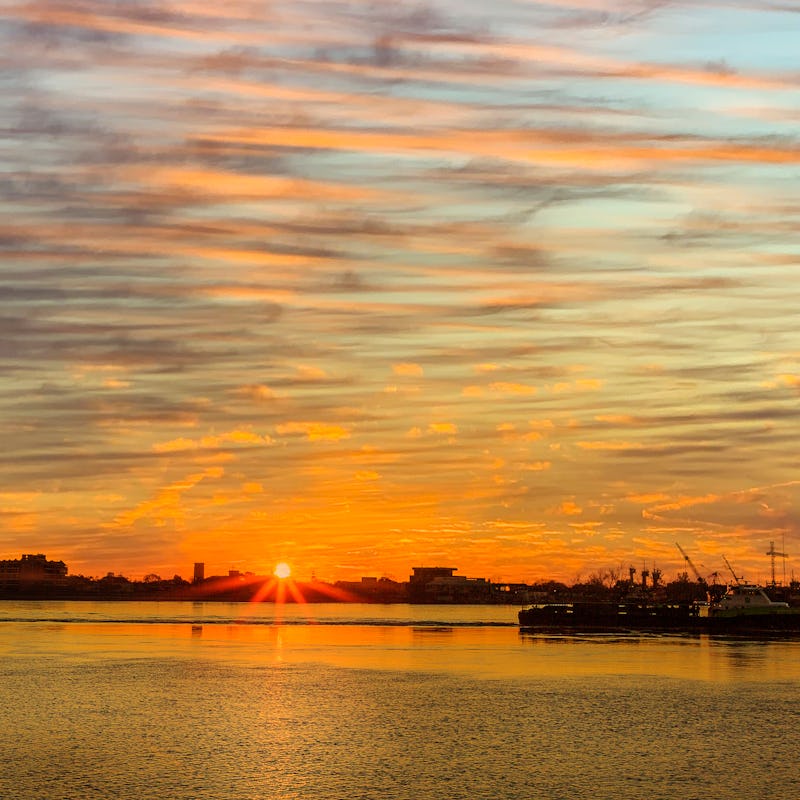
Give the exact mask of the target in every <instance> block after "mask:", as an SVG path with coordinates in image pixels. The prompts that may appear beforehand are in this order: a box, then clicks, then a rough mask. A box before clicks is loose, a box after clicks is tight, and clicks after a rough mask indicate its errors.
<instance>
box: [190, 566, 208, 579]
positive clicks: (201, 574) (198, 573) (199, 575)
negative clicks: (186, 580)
mask: <svg viewBox="0 0 800 800" xmlns="http://www.w3.org/2000/svg"><path fill="white" fill-rule="evenodd" d="M205 577H206V565H205V563H204V562H202V561H195V562H194V577H193V578H192V582H193V583H202V582H203V581H204V580H205Z"/></svg>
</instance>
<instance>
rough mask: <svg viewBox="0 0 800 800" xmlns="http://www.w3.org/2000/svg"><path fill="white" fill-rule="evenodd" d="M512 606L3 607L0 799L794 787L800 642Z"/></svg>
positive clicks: (574, 794)
mask: <svg viewBox="0 0 800 800" xmlns="http://www.w3.org/2000/svg"><path fill="white" fill-rule="evenodd" d="M515 615H516V609H513V608H510V607H502V608H499V607H486V606H479V607H450V606H448V607H442V606H437V607H424V606H423V607H419V606H342V605H329V606H314V607H306V608H297V607H291V606H285V607H283V608H275V607H273V606H270V605H266V604H264V605H260V606H251V605H247V604H245V605H241V604H228V603H200V604H196V603H73V602H65V603H56V604H47V603H0V656H2V660H1V661H0V708H3V709H4V720H3V725H2V726H0V756H2V758H1V759H0V797H2V798H15V799H17V798H18V800H34V798H35V799H37V800H39V799H41V800H51V798H52V800H83V798H115V799H120V800H127V799H128V798H130V800H134V798H159V799H161V798H168V799H169V800H189V799H190V798H191V799H192V800H195V799H196V798H219V799H220V800H222V799H223V798H225V799H226V800H227V798H231V800H234V798H235V799H236V800H239V799H240V798H254V799H255V798H304V799H305V798H331V800H333V799H334V798H336V799H337V800H340V799H342V798H364V800H367V798H369V799H370V800H372V799H373V798H388V799H389V800H395V799H396V800H401V798H402V799H407V800H411V799H412V798H422V800H434V798H435V799H436V800H442V799H446V798H453V800H455V799H456V798H459V799H460V798H464V799H465V800H466V799H467V798H470V799H472V798H498V800H499V799H500V798H507V799H508V800H517V798H519V799H520V800H522V799H523V798H527V799H528V800H530V798H543V799H544V798H548V800H549V799H550V798H560V797H564V798H567V797H569V798H576V799H580V798H604V797H608V798H612V797H614V798H616V797H626V798H637V797H640V798H665V799H666V798H681V799H682V798H691V797H698V798H700V797H703V798H706V797H708V795H709V793H713V794H715V795H716V796H720V797H733V796H749V797H753V798H759V799H760V800H769V798H787V797H800V779H799V778H798V774H797V769H796V766H795V760H794V759H795V754H796V752H797V748H798V744H800V735H799V734H798V724H799V723H800V715H799V714H798V708H800V658H798V656H800V642H798V641H795V640H779V641H750V640H732V639H714V638H710V637H707V636H694V637H690V636H604V635H595V636H582V637H574V636H532V635H527V634H521V633H520V632H519V630H518V629H517V628H516V626H515V625H514V624H513V621H514V619H515Z"/></svg>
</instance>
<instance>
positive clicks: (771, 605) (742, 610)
mask: <svg viewBox="0 0 800 800" xmlns="http://www.w3.org/2000/svg"><path fill="white" fill-rule="evenodd" d="M787 611H789V604H788V603H781V602H778V601H775V600H770V599H769V597H767V593H766V592H765V591H764V590H763V589H762V588H761V587H760V586H756V585H755V584H752V583H739V584H734V585H733V586H729V587H728V591H727V592H726V593H725V594H724V595H723V596H722V597H721V598H720V599H719V600H718V601H716V602H715V603H712V604H711V605H710V606H709V608H708V616H710V617H743V616H748V617H749V616H760V615H762V614H784V613H786V612H787ZM793 612H794V610H793V611H792V612H789V613H793Z"/></svg>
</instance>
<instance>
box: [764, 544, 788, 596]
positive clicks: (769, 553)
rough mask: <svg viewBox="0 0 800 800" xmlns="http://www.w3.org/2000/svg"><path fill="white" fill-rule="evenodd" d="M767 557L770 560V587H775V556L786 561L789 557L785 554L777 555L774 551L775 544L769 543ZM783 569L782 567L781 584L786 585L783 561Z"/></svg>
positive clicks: (784, 563)
mask: <svg viewBox="0 0 800 800" xmlns="http://www.w3.org/2000/svg"><path fill="white" fill-rule="evenodd" d="M767 555H768V556H770V558H771V560H772V586H775V585H776V583H775V557H776V556H780V557H781V558H784V559H786V558H788V557H789V556H787V555H786V553H779V552H778V551H777V550H776V549H775V542H770V543H769V550H767ZM783 567H784V569H783V573H784V581H783V582H784V583H786V562H785V561H784V562H783Z"/></svg>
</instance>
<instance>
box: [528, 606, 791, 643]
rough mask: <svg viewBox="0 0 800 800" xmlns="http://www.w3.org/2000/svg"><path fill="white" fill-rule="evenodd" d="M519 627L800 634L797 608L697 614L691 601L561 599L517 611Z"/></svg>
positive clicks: (533, 629) (558, 631)
mask: <svg viewBox="0 0 800 800" xmlns="http://www.w3.org/2000/svg"><path fill="white" fill-rule="evenodd" d="M519 625H520V628H521V629H522V630H527V631H538V632H555V633H561V632H564V633H566V632H580V631H597V632H625V631H630V632H643V633H646V632H674V633H721V634H731V635H735V634H746V635H760V634H773V633H775V634H780V633H792V632H794V633H800V611H795V610H791V611H788V612H773V613H763V614H751V613H748V614H740V615H737V616H705V615H702V616H701V615H700V613H699V608H698V607H697V606H695V605H690V604H675V605H668V604H664V605H655V604H646V603H564V604H555V603H554V604H549V605H542V606H534V607H532V608H526V609H522V610H521V611H520V612H519Z"/></svg>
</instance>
